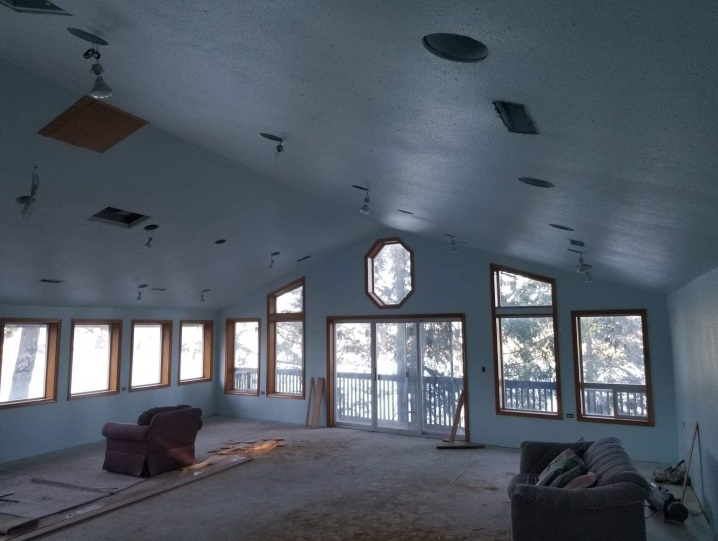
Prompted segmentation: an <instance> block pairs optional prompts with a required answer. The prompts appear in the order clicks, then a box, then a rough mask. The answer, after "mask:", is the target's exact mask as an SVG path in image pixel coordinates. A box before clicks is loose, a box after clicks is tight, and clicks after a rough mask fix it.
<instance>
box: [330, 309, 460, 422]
mask: <svg viewBox="0 0 718 541" xmlns="http://www.w3.org/2000/svg"><path fill="white" fill-rule="evenodd" d="M330 329H331V332H332V333H333V344H334V348H333V352H332V353H333V364H334V381H333V383H334V393H333V394H334V419H335V423H336V424H337V425H338V426H343V425H346V426H352V427H356V428H366V429H371V430H382V431H392V432H402V433H414V434H422V433H429V434H431V433H435V434H446V433H448V432H449V431H450V430H451V426H452V423H453V419H454V414H455V412H456V407H457V403H458V399H459V394H460V393H461V390H462V389H463V388H464V336H463V317H455V318H437V319H426V320H425V319H417V318H407V319H402V318H396V319H391V320H388V319H386V320H362V319H353V320H345V319H341V320H340V319H336V320H333V321H331V320H330ZM462 430H463V415H462V418H461V423H460V428H459V433H462Z"/></svg>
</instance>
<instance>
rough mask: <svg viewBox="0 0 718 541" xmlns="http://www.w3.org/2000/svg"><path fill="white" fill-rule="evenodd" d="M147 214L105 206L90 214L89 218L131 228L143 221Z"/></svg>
mask: <svg viewBox="0 0 718 541" xmlns="http://www.w3.org/2000/svg"><path fill="white" fill-rule="evenodd" d="M147 218H149V216H145V215H144V214H138V213H136V212H130V211H129V210H122V209H117V208H115V207H105V208H104V209H102V210H101V211H100V212H97V213H95V214H93V215H92V216H90V220H94V221H98V222H104V223H106V224H112V225H119V226H120V227H126V228H128V229H129V228H131V227H134V226H136V225H137V224H139V223H140V222H144V221H145V220H146V219H147Z"/></svg>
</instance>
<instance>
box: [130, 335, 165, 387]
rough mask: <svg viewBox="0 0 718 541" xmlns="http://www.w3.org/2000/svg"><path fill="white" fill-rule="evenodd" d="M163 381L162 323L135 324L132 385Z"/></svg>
mask: <svg viewBox="0 0 718 541" xmlns="http://www.w3.org/2000/svg"><path fill="white" fill-rule="evenodd" d="M159 383H162V325H135V326H134V339H133V344H132V378H131V381H130V385H132V387H138V386H142V385H157V384H159Z"/></svg>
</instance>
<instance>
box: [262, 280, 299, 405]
mask: <svg viewBox="0 0 718 541" xmlns="http://www.w3.org/2000/svg"><path fill="white" fill-rule="evenodd" d="M267 395H269V396H278V397H284V398H304V278H300V279H299V280H297V281H295V282H292V283H291V284H288V285H286V286H284V287H283V288H281V289H278V290H277V291H273V292H272V293H270V294H269V295H268V296H267Z"/></svg>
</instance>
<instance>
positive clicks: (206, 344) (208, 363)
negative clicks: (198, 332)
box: [177, 319, 214, 385]
mask: <svg viewBox="0 0 718 541" xmlns="http://www.w3.org/2000/svg"><path fill="white" fill-rule="evenodd" d="M185 325H202V341H203V347H202V353H203V356H202V375H201V376H200V377H198V378H185V379H182V345H183V344H184V336H183V332H184V327H185ZM213 358H214V321H212V320H210V319H207V320H182V321H180V352H179V369H178V374H177V378H178V384H179V385H188V384H190V383H202V382H204V381H212V361H213Z"/></svg>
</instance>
